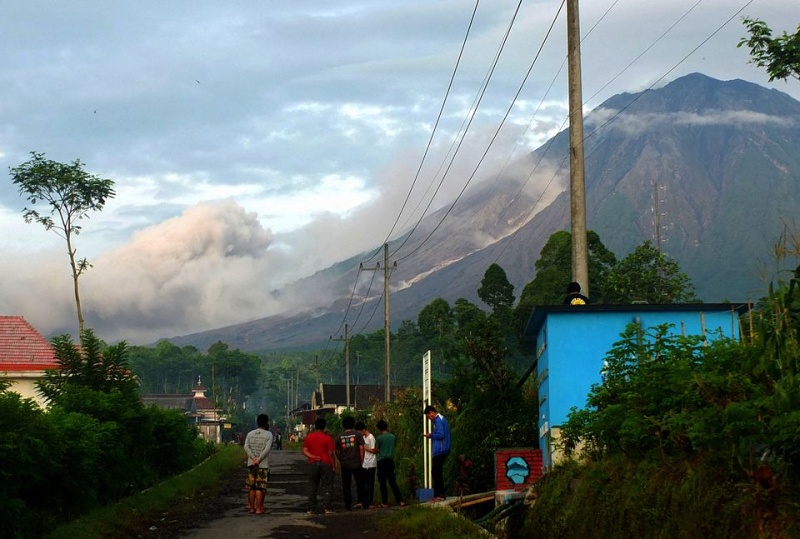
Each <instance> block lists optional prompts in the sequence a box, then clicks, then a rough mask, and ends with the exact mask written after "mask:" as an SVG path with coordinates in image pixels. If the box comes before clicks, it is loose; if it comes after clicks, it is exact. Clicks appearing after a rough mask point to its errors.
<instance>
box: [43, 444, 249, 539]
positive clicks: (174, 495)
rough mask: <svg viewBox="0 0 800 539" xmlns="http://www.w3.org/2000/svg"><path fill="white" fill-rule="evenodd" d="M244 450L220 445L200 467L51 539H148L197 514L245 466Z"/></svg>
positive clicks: (96, 513)
mask: <svg viewBox="0 0 800 539" xmlns="http://www.w3.org/2000/svg"><path fill="white" fill-rule="evenodd" d="M243 459H244V451H243V450H242V448H241V446H238V445H224V446H219V451H218V452H216V453H215V454H214V455H213V456H212V457H210V458H209V459H207V460H206V461H205V462H203V463H202V464H200V465H199V466H197V467H195V468H193V469H191V470H189V471H188V472H186V473H183V474H180V475H178V476H176V477H173V478H170V479H168V480H166V481H164V482H162V483H159V484H157V485H155V486H154V487H152V488H149V489H147V490H144V491H142V492H139V493H136V494H134V495H132V496H129V497H127V498H125V499H123V500H121V501H120V502H119V503H116V504H113V505H108V506H105V507H101V508H98V509H95V510H94V511H91V512H90V513H88V514H86V515H85V516H83V517H81V518H78V519H77V520H75V521H73V522H71V523H69V524H66V525H63V526H60V527H58V528H56V529H55V530H54V531H53V532H52V533H50V534H49V535H48V536H47V537H48V539H74V538H75V537H80V538H82V539H105V538H107V537H146V536H147V534H148V533H151V532H150V531H149V528H150V527H151V526H156V527H160V526H162V524H161V523H162V522H164V521H165V520H166V521H169V520H182V519H185V517H186V516H187V515H192V514H194V512H195V511H196V508H197V504H198V501H199V500H200V499H201V498H202V499H208V498H210V497H213V496H214V495H215V494H216V492H217V491H218V489H220V488H222V487H223V486H224V483H225V478H226V477H228V476H230V474H232V473H234V472H235V471H236V470H238V469H240V468H241V467H242V462H243Z"/></svg>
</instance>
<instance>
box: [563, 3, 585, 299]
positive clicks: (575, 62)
mask: <svg viewBox="0 0 800 539" xmlns="http://www.w3.org/2000/svg"><path fill="white" fill-rule="evenodd" d="M567 61H568V66H569V67H568V72H569V187H570V217H571V225H572V280H573V281H575V282H577V283H579V284H580V285H581V290H582V291H583V293H584V294H586V295H587V296H588V295H589V248H588V241H587V239H586V178H585V170H584V162H583V94H582V89H581V23H580V16H579V14H578V0H567Z"/></svg>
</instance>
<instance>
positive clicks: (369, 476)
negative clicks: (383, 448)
mask: <svg viewBox="0 0 800 539" xmlns="http://www.w3.org/2000/svg"><path fill="white" fill-rule="evenodd" d="M356 430H357V431H359V432H360V433H361V435H362V436H363V437H364V461H363V462H362V463H361V467H362V468H364V473H363V474H361V476H362V478H363V479H364V488H363V492H364V499H363V500H361V505H362V507H363V508H364V509H369V508H370V506H372V499H373V497H374V496H375V470H377V469H378V455H377V453H378V450H377V449H375V436H373V435H372V433H370V431H369V430H368V429H367V425H366V424H365V423H364V422H363V421H359V422H357V423H356Z"/></svg>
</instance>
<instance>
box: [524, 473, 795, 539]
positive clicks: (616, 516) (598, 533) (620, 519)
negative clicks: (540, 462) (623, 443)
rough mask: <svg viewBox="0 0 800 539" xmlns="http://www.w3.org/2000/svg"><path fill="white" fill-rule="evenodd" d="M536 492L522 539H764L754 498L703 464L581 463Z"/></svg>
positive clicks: (548, 477)
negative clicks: (751, 506) (753, 510)
mask: <svg viewBox="0 0 800 539" xmlns="http://www.w3.org/2000/svg"><path fill="white" fill-rule="evenodd" d="M534 488H535V491H536V503H535V504H533V505H532V506H531V508H530V509H529V510H528V511H527V514H526V518H525V523H524V525H523V527H522V529H521V530H519V531H518V535H517V537H561V538H564V539H573V538H574V539H579V538H583V537H708V538H713V539H750V538H752V537H758V536H759V534H758V533H757V529H756V528H757V526H756V523H755V522H754V519H753V518H752V515H751V514H750V512H749V510H748V509H749V502H750V499H749V496H748V494H747V492H746V491H743V490H742V489H740V488H738V486H737V485H736V484H735V483H733V482H731V481H730V479H729V477H728V475H727V472H726V470H725V468H720V467H719V466H716V465H714V464H709V463H705V462H703V461H702V460H700V461H697V460H694V461H689V460H685V459H682V458H681V459H670V460H668V461H664V462H651V461H646V462H640V461H635V462H631V461H628V460H626V459H625V458H623V457H615V458H611V459H607V460H603V461H602V462H588V463H584V464H579V463H577V462H574V461H573V462H567V463H565V464H564V465H562V466H559V467H558V468H556V469H555V470H554V471H552V472H551V473H548V474H547V475H545V476H544V477H543V478H542V479H541V480H540V481H539V482H538V483H537V484H536V485H535V487H534ZM773 531H777V529H774V530H773ZM784 531H785V530H784ZM786 536H787V535H784V534H782V533H774V534H765V535H763V536H762V537H786Z"/></svg>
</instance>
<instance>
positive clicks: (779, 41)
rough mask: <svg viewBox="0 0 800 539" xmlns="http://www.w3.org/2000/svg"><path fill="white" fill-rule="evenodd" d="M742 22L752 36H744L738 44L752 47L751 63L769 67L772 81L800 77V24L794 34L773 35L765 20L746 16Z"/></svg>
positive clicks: (768, 70) (768, 71)
mask: <svg viewBox="0 0 800 539" xmlns="http://www.w3.org/2000/svg"><path fill="white" fill-rule="evenodd" d="M742 22H743V23H744V25H745V26H746V27H747V31H748V32H750V37H749V38H742V39H741V40H740V41H739V43H738V44H737V45H736V46H737V47H741V46H743V45H747V46H748V47H749V48H750V56H751V58H752V60H750V63H752V64H755V65H757V66H758V67H765V68H767V73H768V74H769V80H770V82H772V81H773V80H775V79H781V80H786V79H788V78H789V77H794V78H796V79H800V25H798V26H797V32H795V33H794V34H787V33H786V32H784V33H783V34H781V35H780V36H778V37H772V30H771V29H770V27H769V26H767V24H766V23H765V22H764V21H761V20H758V19H750V18H745V19H743V21H742Z"/></svg>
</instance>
